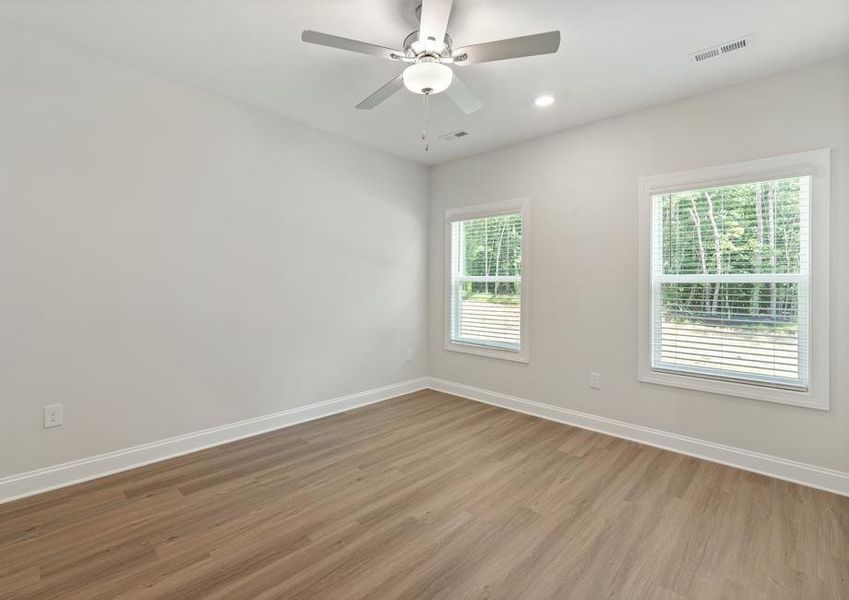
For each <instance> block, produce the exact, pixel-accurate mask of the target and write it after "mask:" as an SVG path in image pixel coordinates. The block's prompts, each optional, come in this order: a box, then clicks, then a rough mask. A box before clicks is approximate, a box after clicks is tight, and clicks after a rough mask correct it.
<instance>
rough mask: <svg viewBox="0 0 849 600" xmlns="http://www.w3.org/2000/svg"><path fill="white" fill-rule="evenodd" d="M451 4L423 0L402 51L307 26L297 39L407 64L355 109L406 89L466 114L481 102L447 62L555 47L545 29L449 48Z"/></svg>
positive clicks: (554, 34) (556, 36)
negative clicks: (441, 97)
mask: <svg viewBox="0 0 849 600" xmlns="http://www.w3.org/2000/svg"><path fill="white" fill-rule="evenodd" d="M451 4H452V0H423V2H422V3H421V4H420V5H419V6H418V8H417V9H416V17H417V18H418V19H419V30H418V31H414V32H413V33H411V34H410V35H408V36H407V38H406V39H405V40H404V43H403V48H404V49H403V50H392V49H391V48H384V47H383V46H377V45H375V44H369V43H367V42H360V41H358V40H352V39H349V38H344V37H339V36H336V35H330V34H327V33H321V32H318V31H311V30H306V31H304V32H303V33H302V34H301V39H302V40H303V41H305V42H308V43H310V44H318V45H320V46H329V47H331V48H339V49H341V50H348V51H349V52H359V53H361V54H369V55H371V56H378V57H380V58H386V59H389V60H394V61H397V62H400V63H405V64H407V67H406V68H405V69H404V72H403V73H402V74H401V75H399V76H398V77H396V78H394V79H393V80H392V81H390V82H388V83H386V84H385V85H383V86H382V87H381V88H380V89H378V90H377V91H376V92H374V93H373V94H372V95H371V96H369V97H368V98H366V99H365V100H363V101H362V102H360V103H359V104H357V108H359V109H363V110H371V109H372V108H374V107H375V106H377V105H378V104H380V103H381V102H383V101H384V100H386V99H387V98H389V97H390V96H391V95H392V94H394V93H395V92H397V91H398V90H400V89H401V88H403V87H406V88H407V89H408V90H410V91H411V92H414V93H416V94H424V95H425V96H429V95H431V94H438V93H440V92H445V95H446V96H448V97H449V98H450V99H451V100H452V101H453V102H454V104H456V105H457V106H458V107H459V108H460V109H461V110H462V111H463V112H465V113H466V114H472V113H473V112H475V111H477V110H479V109H480V108H482V107H483V104H482V103H481V101H480V100H479V99H478V98H477V96H475V94H474V93H473V92H472V90H471V89H469V88H468V87H467V86H466V84H464V83H463V81H462V80H461V79H460V78H459V77H457V75H456V74H455V73H454V71H453V69H452V68H451V66H452V65H461V66H462V65H469V64H474V63H483V62H492V61H496V60H505V59H508V58H519V57H521V56H534V55H537V54H553V53H554V52H557V49H558V48H559V47H560V32H559V31H548V32H546V33H537V34H534V35H526V36H522V37H515V38H509V39H506V40H498V41H495V42H485V43H482V44H474V45H472V46H463V47H461V48H456V49H455V48H454V47H453V43H452V39H451V36H450V35H448V33H447V32H446V29H447V27H448V17H449V15H450V14H451Z"/></svg>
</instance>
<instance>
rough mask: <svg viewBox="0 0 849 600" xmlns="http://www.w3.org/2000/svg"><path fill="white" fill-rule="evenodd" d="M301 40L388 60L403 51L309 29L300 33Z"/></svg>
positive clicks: (401, 53) (400, 55)
mask: <svg viewBox="0 0 849 600" xmlns="http://www.w3.org/2000/svg"><path fill="white" fill-rule="evenodd" d="M301 40H302V41H304V42H307V43H308V44H318V45H319V46H328V47H330V48H338V49H340V50H348V51H349V52H358V53H360V54H368V55H371V56H377V57H380V58H388V59H390V60H399V59H401V58H403V56H404V53H403V52H401V51H400V50H392V49H391V48H384V47H383V46H377V45H376V44H369V43H368V42H360V41H358V40H352V39H349V38H344V37H339V36H338V35H330V34H329V33H321V32H320V31H312V30H310V29H306V30H304V32H303V33H301Z"/></svg>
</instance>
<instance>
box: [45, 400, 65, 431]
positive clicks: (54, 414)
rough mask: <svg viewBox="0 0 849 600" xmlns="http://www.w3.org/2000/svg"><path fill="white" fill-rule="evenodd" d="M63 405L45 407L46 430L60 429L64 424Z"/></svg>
mask: <svg viewBox="0 0 849 600" xmlns="http://www.w3.org/2000/svg"><path fill="white" fill-rule="evenodd" d="M63 420H64V418H63V415H62V405H61V404H48V405H47V406H45V407H44V428H45V429H47V428H49V427H59V426H60V425H62V423H63Z"/></svg>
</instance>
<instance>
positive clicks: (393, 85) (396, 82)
mask: <svg viewBox="0 0 849 600" xmlns="http://www.w3.org/2000/svg"><path fill="white" fill-rule="evenodd" d="M402 87H404V79H403V77H402V76H401V75H398V77H396V78H395V79H393V80H392V81H390V82H389V83H387V84H385V85H384V86H383V87H381V88H380V89H379V90H377V91H376V92H375V93H373V94H372V95H371V96H369V97H368V98H366V99H365V100H363V101H362V102H360V103H359V104H357V108H359V109H360V110H371V109H372V108H374V107H375V106H377V105H378V104H380V103H381V102H383V101H384V100H386V99H387V98H389V96H391V95H392V94H394V93H395V92H397V91H398V90H400V89H401V88H402Z"/></svg>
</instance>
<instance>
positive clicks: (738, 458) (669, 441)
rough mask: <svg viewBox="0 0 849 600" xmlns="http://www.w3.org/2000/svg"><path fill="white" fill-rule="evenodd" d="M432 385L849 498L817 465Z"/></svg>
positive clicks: (835, 476) (846, 481)
mask: <svg viewBox="0 0 849 600" xmlns="http://www.w3.org/2000/svg"><path fill="white" fill-rule="evenodd" d="M428 387H429V388H431V389H433V390H436V391H438V392H445V393H446V394H452V395H454V396H460V397H462V398H468V399H469V400H476V401H478V402H483V403H485V404H492V405H494V406H500V407H501V408H507V409H509V410H514V411H517V412H521V413H525V414H528V415H532V416H535V417H540V418H543V419H548V420H549V421H557V422H558V423H565V424H567V425H573V426H575V427H580V428H581V429H589V430H591V431H597V432H599V433H606V434H608V435H612V436H616V437H620V438H624V439H626V440H631V441H634V442H639V443H641V444H646V445H648V446H655V447H657V448H663V449H664V450H671V451H672V452H678V453H679V454H686V455H688V456H694V457H696V458H702V459H704V460H708V461H711V462H715V463H720V464H723V465H728V466H730V467H736V468H738V469H744V470H746V471H752V472H754V473H760V474H761V475H767V476H769V477H775V478H777V479H783V480H785V481H791V482H793V483H798V484H801V485H806V486H809V487H812V488H817V489H821V490H825V491H828V492H833V493H835V494H840V495H843V496H849V473H844V472H842V471H837V470H834V469H827V468H824V467H817V466H814V465H809V464H805V463H801V462H796V461H793V460H788V459H786V458H779V457H777V456H770V455H768V454H761V453H759V452H752V451H751V450H744V449H742V448H735V447H733V446H725V445H723V444H716V443H714V442H708V441H705V440H700V439H697V438H692V437H689V436H686V435H679V434H677V433H669V432H666V431H661V430H659V429H652V428H650V427H643V426H642V425H634V424H632V423H626V422H624V421H617V420H615V419H608V418H606V417H599V416H596V415H591V414H589V413H585V412H580V411H577V410H571V409H568V408H561V407H559V406H554V405H551V404H544V403H542V402H534V401H533V400H526V399H525V398H519V397H516V396H510V395H507V394H501V393H499V392H493V391H490V390H485V389H482V388H477V387H472V386H468V385H464V384H461V383H455V382H453V381H446V380H444V379H438V378H435V377H430V378H429V381H428Z"/></svg>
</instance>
